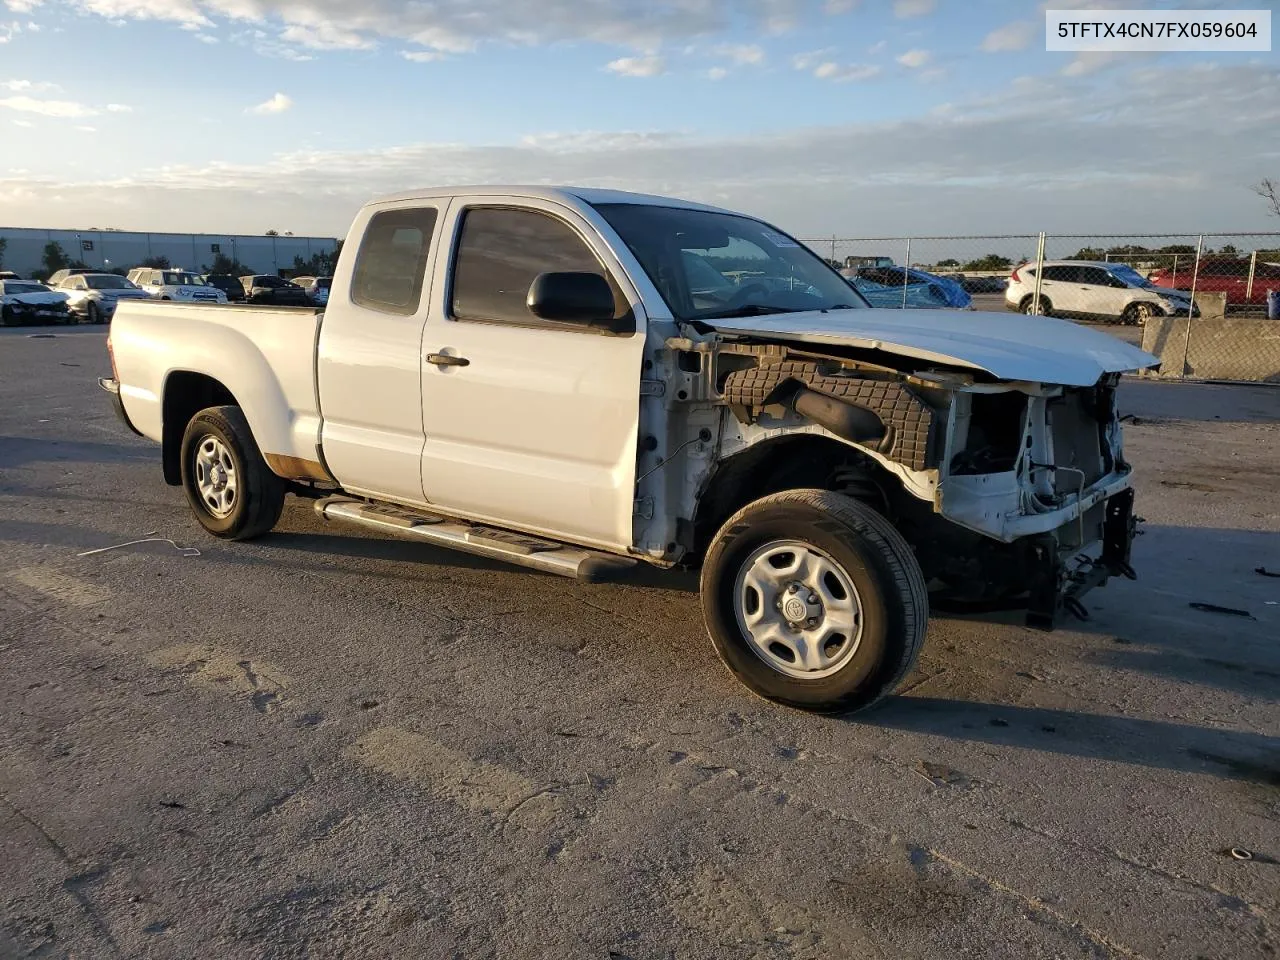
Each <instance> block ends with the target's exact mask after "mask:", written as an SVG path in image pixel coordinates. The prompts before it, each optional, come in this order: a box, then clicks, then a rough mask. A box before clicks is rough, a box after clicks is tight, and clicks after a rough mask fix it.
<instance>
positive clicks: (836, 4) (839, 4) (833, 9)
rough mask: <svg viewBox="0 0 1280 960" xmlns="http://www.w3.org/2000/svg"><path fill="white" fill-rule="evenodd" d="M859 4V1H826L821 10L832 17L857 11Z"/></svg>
mask: <svg viewBox="0 0 1280 960" xmlns="http://www.w3.org/2000/svg"><path fill="white" fill-rule="evenodd" d="M859 2H860V0H826V3H824V4H823V5H822V9H823V10H824V11H825V12H826V13H827V14H828V15H829V16H833V17H834V16H839V15H840V14H842V13H849V12H850V11H853V10H856V9H858V3H859Z"/></svg>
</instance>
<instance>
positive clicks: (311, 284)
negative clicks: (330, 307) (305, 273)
mask: <svg viewBox="0 0 1280 960" xmlns="http://www.w3.org/2000/svg"><path fill="white" fill-rule="evenodd" d="M293 282H294V283H296V284H297V285H298V286H300V287H301V288H302V289H303V292H305V293H306V295H307V297H309V298H310V300H311V302H312V303H314V304H315V305H316V306H317V307H323V306H324V305H325V304H326V303H328V302H329V287H330V286H331V285H332V284H333V277H294V278H293Z"/></svg>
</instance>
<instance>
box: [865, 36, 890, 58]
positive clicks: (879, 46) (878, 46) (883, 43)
mask: <svg viewBox="0 0 1280 960" xmlns="http://www.w3.org/2000/svg"><path fill="white" fill-rule="evenodd" d="M888 49H889V41H888V40H877V41H876V42H875V43H873V44H872V45H871V46H869V47H867V53H869V54H871V56H873V57H874V56H876V55H877V54H880V53H884V52H885V51H886V50H888Z"/></svg>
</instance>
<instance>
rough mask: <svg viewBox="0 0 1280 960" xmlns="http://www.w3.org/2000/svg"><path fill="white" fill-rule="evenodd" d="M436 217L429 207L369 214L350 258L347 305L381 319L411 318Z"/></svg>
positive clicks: (425, 267)
mask: <svg viewBox="0 0 1280 960" xmlns="http://www.w3.org/2000/svg"><path fill="white" fill-rule="evenodd" d="M437 216H438V213H437V211H436V209H435V207H413V208H406V209H404V210H386V211H383V212H382V213H375V214H374V215H373V218H372V219H371V220H370V221H369V225H368V227H366V228H365V231H364V237H363V238H362V239H361V241H360V252H359V253H358V254H356V266H355V272H354V273H353V274H352V277H351V299H352V300H353V301H355V302H356V303H358V304H359V305H360V306H362V307H368V308H369V309H370V310H378V311H381V312H382V313H394V314H397V315H399V316H402V317H407V316H410V315H411V314H414V313H417V311H418V303H419V301H420V300H421V299H422V284H423V280H424V279H425V277H426V271H427V257H428V255H429V254H430V253H431V234H432V233H433V232H434V231H435V228H436V217H437Z"/></svg>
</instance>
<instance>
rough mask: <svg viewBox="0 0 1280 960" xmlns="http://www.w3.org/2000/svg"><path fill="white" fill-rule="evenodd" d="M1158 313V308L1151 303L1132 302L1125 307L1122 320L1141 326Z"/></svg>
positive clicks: (1125, 322)
mask: <svg viewBox="0 0 1280 960" xmlns="http://www.w3.org/2000/svg"><path fill="white" fill-rule="evenodd" d="M1155 315H1156V308H1155V307H1154V306H1153V305H1152V304H1149V303H1131V304H1129V306H1127V307H1125V308H1124V313H1122V314H1121V315H1120V322H1121V323H1124V324H1127V325H1129V326H1136V327H1141V326H1143V325H1144V324H1146V322H1147V321H1148V320H1150V319H1151V318H1152V317H1154V316H1155Z"/></svg>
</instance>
